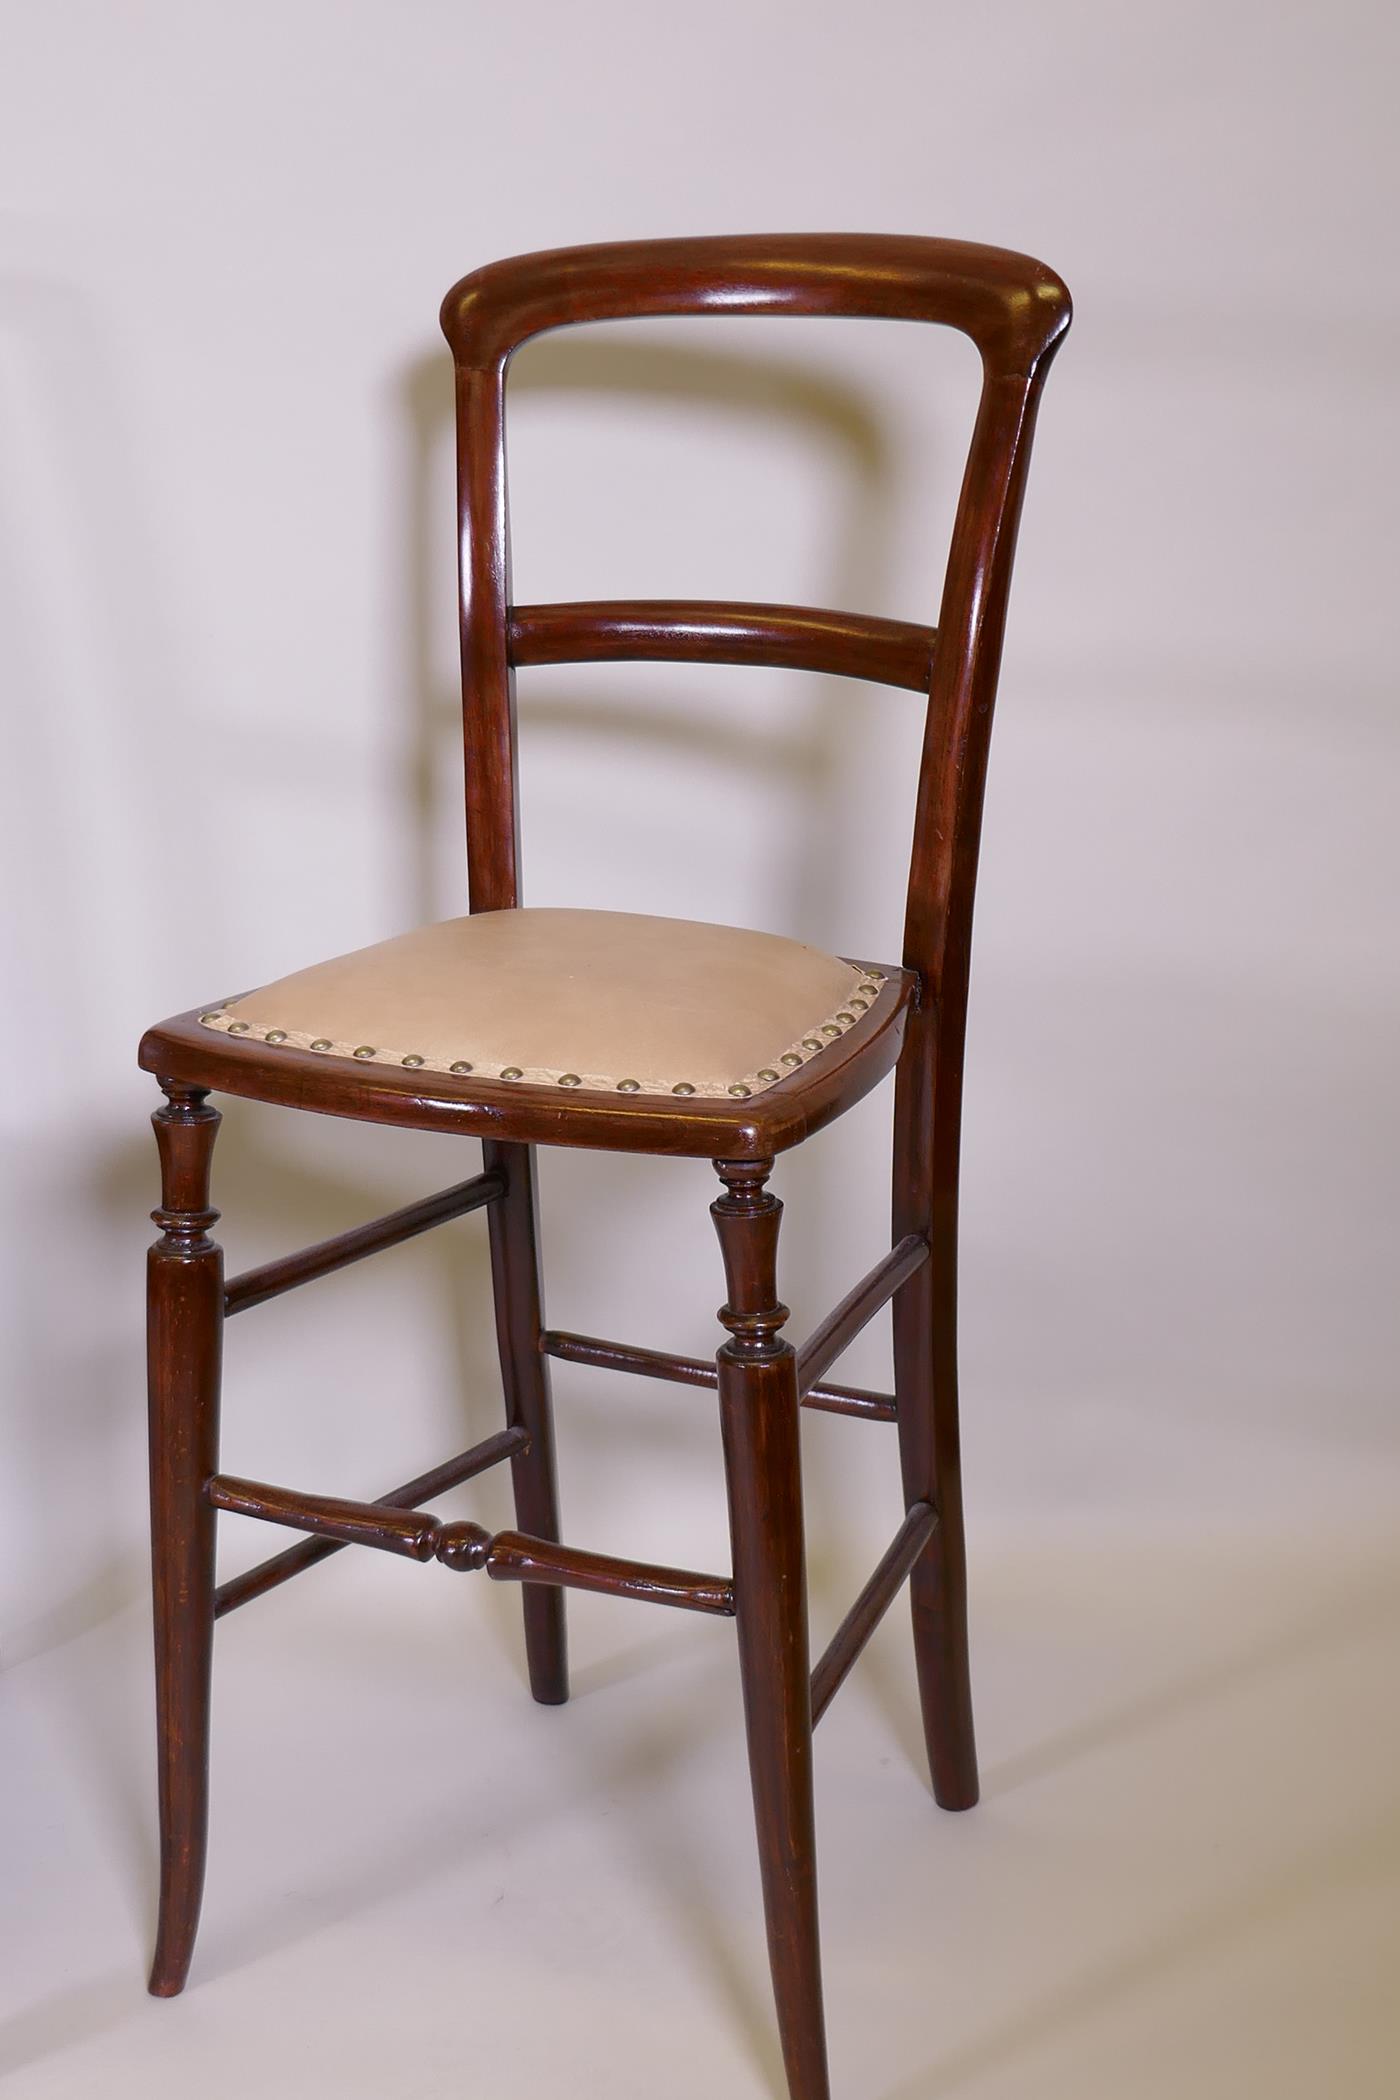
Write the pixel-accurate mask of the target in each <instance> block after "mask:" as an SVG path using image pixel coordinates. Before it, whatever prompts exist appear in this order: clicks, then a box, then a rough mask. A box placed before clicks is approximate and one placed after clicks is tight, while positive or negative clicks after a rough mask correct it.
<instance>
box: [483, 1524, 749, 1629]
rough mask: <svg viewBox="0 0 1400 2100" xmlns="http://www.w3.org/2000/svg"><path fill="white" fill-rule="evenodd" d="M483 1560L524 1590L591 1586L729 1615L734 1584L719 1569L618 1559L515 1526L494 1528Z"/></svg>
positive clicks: (602, 1592) (491, 1571) (497, 1576)
mask: <svg viewBox="0 0 1400 2100" xmlns="http://www.w3.org/2000/svg"><path fill="white" fill-rule="evenodd" d="M484 1566H485V1569H486V1572H487V1574H488V1575H489V1576H490V1577H491V1580H492V1581H493V1582H523V1583H525V1584H526V1586H527V1594H528V1591H529V1590H531V1589H535V1588H541V1587H542V1588H544V1590H545V1593H546V1594H553V1593H555V1590H556V1589H557V1588H565V1589H571V1590H592V1591H594V1592H595V1593H596V1594H597V1595H599V1596H603V1597H631V1598H634V1599H635V1600H636V1601H637V1602H638V1603H641V1604H673V1605H675V1606H677V1608H678V1609H680V1610H681V1611H699V1612H708V1613H710V1614H712V1615H714V1616H716V1617H718V1618H722V1619H732V1618H733V1616H734V1585H733V1583H732V1582H730V1581H728V1580H727V1579H726V1578H725V1577H724V1576H722V1575H697V1574H696V1573H695V1571H694V1570H693V1569H691V1568H667V1567H661V1566H659V1565H657V1564H656V1563H655V1562H652V1561H639V1560H619V1559H618V1558H617V1557H616V1556H615V1555H613V1554H607V1553H587V1552H584V1551H583V1550H582V1549H581V1548H580V1547H578V1546H560V1545H554V1544H551V1543H550V1542H549V1541H548V1540H547V1539H532V1538H527V1537H526V1535H525V1534H524V1533H523V1532H520V1531H498V1532H497V1533H496V1534H495V1536H494V1538H493V1539H492V1540H491V1542H490V1545H489V1547H488V1548H487V1551H486V1556H485V1561H484Z"/></svg>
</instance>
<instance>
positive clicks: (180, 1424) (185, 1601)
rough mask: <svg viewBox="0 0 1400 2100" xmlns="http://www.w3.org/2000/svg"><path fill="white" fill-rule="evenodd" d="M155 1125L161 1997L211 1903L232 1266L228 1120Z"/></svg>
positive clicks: (171, 1116) (189, 1109)
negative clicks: (218, 1176) (226, 1183)
mask: <svg viewBox="0 0 1400 2100" xmlns="http://www.w3.org/2000/svg"><path fill="white" fill-rule="evenodd" d="M165 1091H166V1094H167V1097H168V1099H167V1102H166V1105H165V1107H163V1108H160V1109H158V1110H157V1111H156V1113H155V1115H154V1116H153V1117H152V1119H151V1120H152V1122H153V1124H154V1126H155V1133H156V1142H157V1145H158V1146H159V1149H160V1164H161V1207H160V1209H159V1210H157V1211H153V1212H152V1217H153V1219H154V1221H155V1223H156V1224H157V1225H159V1226H160V1228H161V1236H160V1238H159V1239H158V1240H157V1241H156V1243H155V1245H154V1246H153V1247H152V1248H151V1250H150V1256H149V1262H148V1268H147V1301H146V1303H147V1330H146V1332H147V1365H148V1377H149V1394H150V1439H151V1533H152V1537H151V1553H152V1573H153V1577H154V1612H155V1645H156V1725H157V1737H158V1769H159V1784H160V1922H159V1926H158V1928H157V1933H156V1950H155V1957H154V1960H153V1962H152V1966H151V1978H150V1988H151V1990H152V1991H153V1992H154V1993H155V1994H156V1996H157V1997H161V1998H169V1997H173V1996H174V1995H175V1993H176V1992H177V1991H180V1990H182V1989H183V1987H184V1983H185V1978H186V1976H187V1975H188V1973H189V1966H190V1957H191V1955H192V1954H193V1952H194V1936H195V1931H196V1928H197V1926H198V1924H199V1906H200V1899H201V1897H202V1895H203V1892H204V1862H205V1849H206V1836H207V1830H208V1820H209V1689H210V1665H211V1661H212V1655H213V1642H214V1524H215V1517H214V1510H213V1506H212V1505H211V1504H210V1502H209V1501H208V1500H207V1499H206V1497H205V1493H204V1488H205V1483H206V1481H207V1480H208V1479H209V1477H210V1475H211V1474H213V1473H214V1472H215V1471H216V1470H217V1467H218V1456H219V1452H218V1444H219V1371H220V1359H221V1354H222V1343H223V1321H224V1302H223V1301H224V1269H223V1259H224V1258H223V1253H222V1251H221V1249H220V1248H219V1247H217V1246H216V1245H215V1243H214V1241H213V1240H212V1239H210V1237H209V1228H210V1227H211V1226H212V1225H213V1224H214V1223H215V1222H216V1221H217V1219H218V1215H219V1213H218V1212H217V1211H216V1210H211V1209H210V1207H209V1167H210V1159H211V1155H212V1153H213V1149H214V1138H215V1135H216V1133H217V1131H218V1128H219V1122H220V1117H219V1112H218V1110H217V1109H214V1108H210V1107H208V1106H207V1096H206V1094H205V1092H204V1090H203V1089H201V1088H199V1087H177V1086H167V1087H166V1089H165Z"/></svg>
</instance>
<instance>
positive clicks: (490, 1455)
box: [209, 1429, 530, 1619]
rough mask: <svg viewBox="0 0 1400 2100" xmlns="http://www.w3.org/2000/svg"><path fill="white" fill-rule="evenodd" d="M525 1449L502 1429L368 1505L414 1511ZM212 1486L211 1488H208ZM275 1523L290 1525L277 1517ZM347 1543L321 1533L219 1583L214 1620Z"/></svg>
mask: <svg viewBox="0 0 1400 2100" xmlns="http://www.w3.org/2000/svg"><path fill="white" fill-rule="evenodd" d="M529 1448H530V1439H529V1437H528V1436H527V1435H526V1433H525V1431H524V1430H523V1429H502V1430H501V1431H499V1432H498V1434H497V1435H495V1436H488V1437H487V1438H485V1440H484V1441H483V1442H482V1443H480V1444H473V1445H472V1447H471V1449H470V1451H463V1452H460V1453H459V1454H458V1456H457V1457H456V1458H449V1459H447V1460H446V1461H445V1462H444V1463H443V1464H442V1465H440V1466H434V1467H433V1469H432V1471H431V1472H430V1473H420V1474H419V1475H418V1477H417V1479H416V1480H406V1481H404V1483H403V1485H402V1486H401V1487H396V1488H390V1490H389V1492H388V1494H387V1495H380V1496H379V1497H378V1499H377V1501H376V1502H375V1503H373V1504H371V1505H369V1506H370V1507H372V1508H376V1509H397V1510H400V1511H402V1510H404V1509H410V1510H411V1509H414V1508H416V1506H417V1504H418V1503H420V1502H432V1501H435V1500H436V1498H437V1497H438V1496H439V1495H445V1494H446V1493H447V1492H448V1490H449V1489H450V1488H455V1487H461V1486H462V1485H463V1484H464V1483H465V1482H466V1481H468V1480H475V1479H476V1477H477V1475H478V1474H479V1473H485V1472H487V1471H489V1469H490V1468H491V1467H492V1466H498V1465H500V1463H501V1462H502V1460H503V1459H507V1458H518V1457H520V1456H521V1455H522V1454H523V1453H524V1452H526V1451H528V1450H529ZM214 1485H215V1483H214V1482H211V1483H210V1487H211V1488H212V1487H213V1486H214ZM225 1485H227V1483H225ZM239 1485H241V1486H245V1487H247V1486H253V1485H255V1483H253V1482H243V1483H239ZM273 1492H277V1491H276V1490H274V1491H273ZM209 1499H210V1501H212V1502H215V1506H216V1507H217V1508H220V1509H229V1510H233V1509H234V1508H235V1507H236V1505H235V1504H234V1503H232V1502H218V1501H216V1498H215V1497H214V1495H213V1494H212V1493H211V1494H210V1496H209ZM300 1499H302V1500H304V1499H305V1498H304V1497H303V1498H300ZM341 1506H343V1507H347V1508H350V1509H354V1508H357V1507H359V1508H363V1507H364V1506H365V1505H357V1504H354V1503H350V1504H345V1505H341ZM240 1514H242V1515H245V1516H271V1515H272V1512H271V1511H270V1510H268V1509H264V1508H261V1507H259V1508H257V1509H253V1508H249V1507H247V1506H246V1505H242V1506H240ZM274 1521H276V1522H286V1521H289V1520H288V1519H286V1518H275V1519H274ZM302 1528H309V1527H301V1526H298V1529H302ZM350 1543H351V1541H350V1540H349V1538H347V1537H343V1536H340V1537H337V1536H333V1535H329V1534H327V1533H324V1532H323V1533H322V1534H321V1535H320V1536H319V1537H314V1538H309V1539H303V1541H302V1542H301V1544H300V1545H298V1546H289V1547H288V1548H287V1550H286V1552H285V1553H274V1554H273V1555H272V1557H271V1559H270V1560H263V1561H259V1562H258V1564H257V1566H256V1567H254V1568H248V1569H247V1570H246V1571H245V1572H244V1573H243V1574H242V1575H234V1576H232V1577H231V1578H230V1579H229V1581H227V1582H225V1583H221V1584H220V1586H219V1588H218V1589H217V1590H216V1591H215V1592H214V1616H215V1618H216V1619H221V1618H223V1616H224V1614H225V1613H226V1612H231V1611H237V1609H238V1607H239V1605H240V1604H250V1603H251V1602H252V1600H253V1599H254V1597H261V1596H264V1595H265V1594H266V1592H267V1591H268V1590H275V1589H277V1588H278V1587H279V1586H280V1585H281V1584H282V1583H284V1582H290V1581H291V1579H292V1577H293V1575H300V1574H301V1573H302V1571H303V1570H304V1569H306V1568H314V1567H315V1565H316V1563H317V1562H318V1561H322V1560H328V1559H329V1558H330V1556H331V1554H332V1553H339V1552H341V1551H342V1550H343V1548H344V1547H346V1546H348V1545H349V1544H350Z"/></svg>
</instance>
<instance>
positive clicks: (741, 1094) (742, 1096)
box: [729, 1081, 749, 1101]
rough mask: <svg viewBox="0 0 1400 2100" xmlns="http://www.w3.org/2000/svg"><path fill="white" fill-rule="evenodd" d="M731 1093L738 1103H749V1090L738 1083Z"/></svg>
mask: <svg viewBox="0 0 1400 2100" xmlns="http://www.w3.org/2000/svg"><path fill="white" fill-rule="evenodd" d="M729 1091H730V1093H731V1094H732V1095H733V1096H734V1099H735V1100H736V1101H747V1100H748V1098H749V1089H748V1088H747V1087H746V1086H740V1085H739V1084H738V1082H737V1081H736V1082H735V1084H734V1085H733V1086H732V1087H731V1088H730V1089H729Z"/></svg>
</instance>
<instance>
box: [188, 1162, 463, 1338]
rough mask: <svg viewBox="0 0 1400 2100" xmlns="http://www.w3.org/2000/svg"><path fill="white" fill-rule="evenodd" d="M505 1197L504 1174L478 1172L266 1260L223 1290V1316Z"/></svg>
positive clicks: (242, 1309) (262, 1303)
mask: <svg viewBox="0 0 1400 2100" xmlns="http://www.w3.org/2000/svg"><path fill="white" fill-rule="evenodd" d="M504 1193H505V1179H504V1177H503V1176H502V1175H500V1174H476V1175H473V1177H472V1179H471V1180H470V1181H462V1182H459V1183H458V1184H457V1186H456V1187H455V1188H450V1189H443V1190H442V1191H441V1192H440V1194H438V1195H436V1196H425V1197H423V1198H422V1200H421V1201H420V1202H418V1203H409V1204H406V1205H405V1206H404V1208H403V1209H402V1210H395V1211H390V1212H389V1214H388V1216H387V1217H383V1218H375V1219H374V1220H373V1221H372V1222H371V1223H370V1224H368V1225H357V1226H356V1227H355V1228H354V1230H353V1231H351V1232H342V1233H338V1234H337V1235H336V1237H335V1238H334V1239H332V1240H321V1241H320V1242H319V1243H318V1244H317V1245H316V1246H314V1247H303V1248H301V1250H300V1251H299V1252H298V1253H296V1254H284V1255H282V1256H281V1257H280V1258H279V1259H278V1260H277V1261H269V1262H264V1264H263V1265H262V1267H261V1268H259V1269H248V1270H247V1271H245V1273H244V1274H243V1275H242V1276H235V1277H234V1278H233V1279H232V1281H231V1282H230V1283H229V1285H228V1288H227V1289H226V1290H225V1292H224V1318H225V1319H227V1320H231V1319H232V1318H233V1315H234V1314H235V1313H240V1312H247V1311H249V1310H250V1308H251V1307H252V1306H254V1305H266V1303H267V1302H268V1300H269V1298H280V1297H281V1296H282V1294H283V1292H284V1291H294V1290H295V1289H296V1288H297V1286H298V1285H299V1284H303V1283H311V1282H313V1281H314V1279H315V1278H316V1277H318V1276H330V1275H332V1274H333V1273H334V1271H335V1270H337V1269H345V1268H348V1267H349V1265H350V1264H351V1262H356V1261H363V1260H364V1259H365V1257H366V1256H367V1255H370V1254H382V1253H383V1251H384V1249H385V1248H386V1247H397V1246H400V1245H401V1244H402V1243H403V1241H404V1240H411V1239H414V1238H416V1237H417V1235H418V1234H419V1233H420V1232H431V1230H432V1229H433V1227H434V1226H435V1225H445V1224H447V1223H448V1221H449V1220H450V1219H452V1218H464V1217H466V1215H467V1213H468V1212H469V1211H473V1210H480V1209H481V1206H482V1205H483V1204H484V1203H494V1202H495V1200H496V1198H497V1197H498V1196H501V1195H504Z"/></svg>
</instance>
